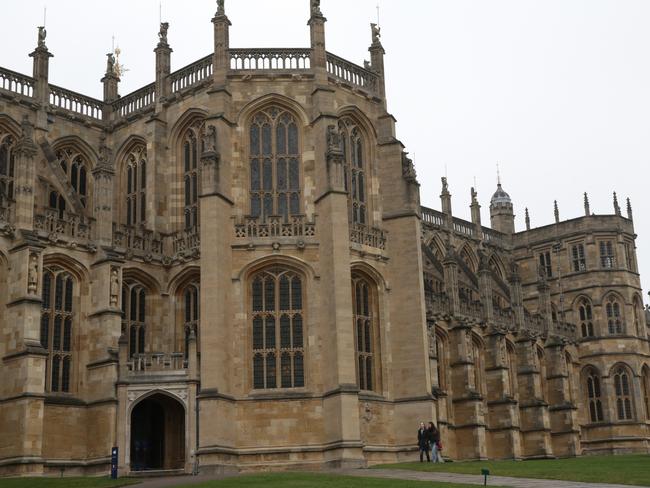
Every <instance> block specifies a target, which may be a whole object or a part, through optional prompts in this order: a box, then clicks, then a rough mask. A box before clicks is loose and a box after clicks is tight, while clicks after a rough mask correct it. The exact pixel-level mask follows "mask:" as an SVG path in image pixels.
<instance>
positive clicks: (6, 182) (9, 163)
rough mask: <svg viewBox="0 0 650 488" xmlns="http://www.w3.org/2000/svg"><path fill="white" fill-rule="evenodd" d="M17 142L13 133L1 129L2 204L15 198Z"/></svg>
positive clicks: (0, 200) (0, 177) (0, 193)
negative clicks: (14, 149) (15, 147)
mask: <svg viewBox="0 0 650 488" xmlns="http://www.w3.org/2000/svg"><path fill="white" fill-rule="evenodd" d="M15 142H16V140H15V139H14V137H13V136H12V135H10V134H7V133H6V132H1V130H0V206H3V205H7V202H8V201H10V200H13V198H14V166H15V157H14V151H13V147H14V144H15Z"/></svg>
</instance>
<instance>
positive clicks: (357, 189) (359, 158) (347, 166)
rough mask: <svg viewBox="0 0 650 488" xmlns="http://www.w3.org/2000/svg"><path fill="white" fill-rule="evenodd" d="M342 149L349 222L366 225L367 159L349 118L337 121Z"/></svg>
mask: <svg viewBox="0 0 650 488" xmlns="http://www.w3.org/2000/svg"><path fill="white" fill-rule="evenodd" d="M339 132H340V134H341V143H342V149H343V163H344V164H343V176H344V181H345V191H346V192H348V212H349V219H350V222H352V223H353V224H362V225H366V224H367V223H368V202H367V157H366V151H365V145H364V138H363V135H362V132H361V129H360V128H359V127H358V125H357V124H356V123H355V122H354V121H353V120H352V119H351V118H349V117H345V118H343V119H341V120H340V121H339Z"/></svg>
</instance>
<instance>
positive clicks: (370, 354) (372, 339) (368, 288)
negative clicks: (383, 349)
mask: <svg viewBox="0 0 650 488" xmlns="http://www.w3.org/2000/svg"><path fill="white" fill-rule="evenodd" d="M352 307H353V312H352V313H353V320H354V336H355V352H356V355H357V383H358V385H359V388H360V389H361V390H368V391H370V390H377V389H378V388H379V384H378V383H379V381H378V371H379V368H378V367H379V355H378V352H379V334H378V320H377V311H376V308H377V296H376V290H375V287H374V286H373V285H372V282H371V281H370V280H368V279H366V278H365V277H364V276H362V275H359V274H353V275H352Z"/></svg>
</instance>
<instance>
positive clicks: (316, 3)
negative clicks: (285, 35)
mask: <svg viewBox="0 0 650 488" xmlns="http://www.w3.org/2000/svg"><path fill="white" fill-rule="evenodd" d="M309 4H310V11H311V16H312V17H322V16H323V12H321V11H320V0H310V2H309Z"/></svg>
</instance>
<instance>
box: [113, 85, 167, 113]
mask: <svg viewBox="0 0 650 488" xmlns="http://www.w3.org/2000/svg"><path fill="white" fill-rule="evenodd" d="M155 103H156V85H155V83H151V84H149V85H147V86H145V87H142V88H140V89H139V90H136V91H134V92H133V93H130V94H128V95H126V96H124V97H122V98H120V99H119V100H117V101H116V102H114V103H113V110H114V111H115V113H116V114H117V116H118V117H128V116H130V115H134V114H139V113H141V112H145V111H147V110H148V109H150V108H153V106H154V104H155Z"/></svg>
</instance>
